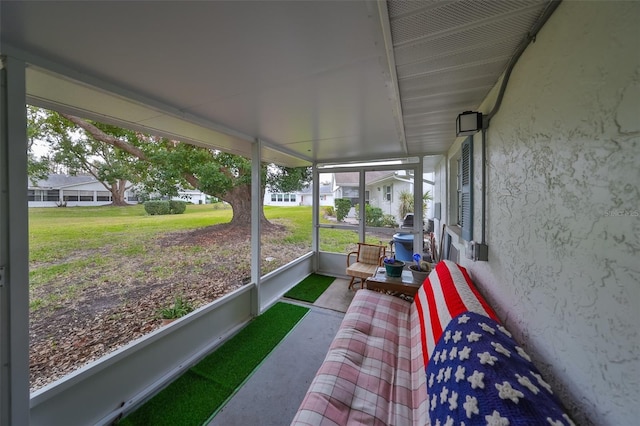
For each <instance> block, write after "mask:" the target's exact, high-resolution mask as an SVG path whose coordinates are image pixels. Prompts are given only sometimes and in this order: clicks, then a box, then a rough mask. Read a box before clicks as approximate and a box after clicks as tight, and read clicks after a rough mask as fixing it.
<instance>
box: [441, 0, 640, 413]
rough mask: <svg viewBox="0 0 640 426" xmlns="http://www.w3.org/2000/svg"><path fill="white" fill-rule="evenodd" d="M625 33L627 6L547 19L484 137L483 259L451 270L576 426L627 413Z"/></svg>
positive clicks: (632, 227)
mask: <svg viewBox="0 0 640 426" xmlns="http://www.w3.org/2000/svg"><path fill="white" fill-rule="evenodd" d="M639 28H640V2H567V1H565V2H563V3H562V4H561V5H560V7H559V8H558V9H557V10H556V12H555V13H554V15H553V16H552V17H551V19H550V20H549V21H548V23H547V25H545V27H544V28H543V29H542V31H541V32H540V34H539V36H538V38H537V40H536V42H535V43H534V44H532V45H530V46H529V47H528V49H527V50H526V51H525V53H524V55H523V56H522V57H521V59H520V61H519V62H518V64H517V65H516V68H515V69H514V72H513V74H512V77H511V80H510V82H509V85H508V88H507V91H506V95H505V99H504V102H503V104H502V107H501V109H500V111H499V113H498V114H497V115H496V116H495V117H494V119H493V120H492V122H491V126H490V128H489V131H488V138H487V149H488V199H487V242H488V244H489V249H490V252H489V256H490V259H489V262H471V261H468V260H466V259H463V260H462V263H463V264H464V265H465V266H467V267H468V268H469V269H470V272H471V274H472V276H473V278H474V280H475V281H476V283H477V284H478V286H479V287H480V288H481V291H482V292H483V293H484V294H485V295H486V296H487V298H488V299H489V300H490V302H491V304H492V305H493V306H494V307H495V308H496V310H497V311H498V314H499V316H500V317H501V318H502V319H503V320H504V321H505V322H506V323H507V325H508V327H509V328H510V329H512V330H513V331H514V332H515V335H516V336H515V337H516V339H517V340H518V341H520V342H521V343H522V344H523V345H524V346H525V347H526V348H527V350H528V351H529V352H530V353H531V354H532V355H533V356H534V358H535V361H536V363H537V364H538V366H539V367H540V368H541V369H542V370H543V372H544V373H545V374H546V375H547V377H548V379H549V380H550V382H552V384H553V385H554V387H555V388H556V390H557V391H558V393H560V395H561V398H562V399H563V401H564V403H565V404H566V405H567V408H568V409H569V410H570V412H571V413H572V414H573V416H574V418H575V420H576V422H577V423H578V424H581V425H616V426H617V425H632V424H634V425H635V424H638V417H640V400H639V396H638V395H639V394H640V392H639V391H640V382H639V377H640V334H639V329H640V314H639V312H640V205H639V200H640V189H639V188H640V30H639ZM491 106H492V102H491V101H490V100H488V101H487V102H485V104H483V105H482V107H481V110H483V111H484V112H487V111H488V109H490V108H491ZM479 140H480V137H479V135H478V137H477V138H476V142H475V143H476V146H475V149H474V151H475V156H476V163H475V165H476V173H475V175H476V188H475V190H476V193H475V219H476V220H475V221H474V222H475V229H474V238H475V239H476V240H478V239H479V238H480V226H479V224H480V191H481V188H480V186H479V182H480V171H479V169H480V164H481V163H480V162H479V161H480V160H479V155H480V145H479ZM455 149H456V148H455V146H454V148H453V149H452V151H450V153H449V157H450V158H451V156H453V155H454V154H455ZM442 169H443V168H442V167H441V168H440V173H439V174H438V175H439V176H438V177H437V179H441V178H442V177H443V176H442ZM454 190H455V188H454ZM441 201H443V203H444V201H445V200H441Z"/></svg>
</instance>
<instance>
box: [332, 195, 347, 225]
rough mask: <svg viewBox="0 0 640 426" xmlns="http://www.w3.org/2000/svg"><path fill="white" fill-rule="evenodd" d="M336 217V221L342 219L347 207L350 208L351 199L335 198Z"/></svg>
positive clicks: (345, 215) (345, 214)
mask: <svg viewBox="0 0 640 426" xmlns="http://www.w3.org/2000/svg"><path fill="white" fill-rule="evenodd" d="M335 204H336V218H337V219H338V222H342V221H344V218H345V217H347V214H349V209H351V200H350V199H348V198H336V200H335Z"/></svg>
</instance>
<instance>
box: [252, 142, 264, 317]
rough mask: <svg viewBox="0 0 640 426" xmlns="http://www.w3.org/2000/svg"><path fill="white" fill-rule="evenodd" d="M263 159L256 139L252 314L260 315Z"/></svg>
mask: <svg viewBox="0 0 640 426" xmlns="http://www.w3.org/2000/svg"><path fill="white" fill-rule="evenodd" d="M261 160H262V142H261V141H260V139H256V141H255V142H254V144H253V145H252V146H251V282H252V283H253V284H254V285H255V291H254V292H253V294H254V295H255V297H253V298H252V306H251V314H252V315H254V316H255V315H260V313H261V310H262V301H261V298H260V295H261V292H260V275H261V274H260V269H261V268H260V267H261V265H260V263H261V262H260V256H261V254H260V236H261V235H260V234H261V232H262V231H261V228H262V223H260V218H261V217H262V214H261V213H262V202H263V200H262V197H261V196H262V191H261V186H262V182H261V173H260V168H261V167H260V166H261V162H262V161H261Z"/></svg>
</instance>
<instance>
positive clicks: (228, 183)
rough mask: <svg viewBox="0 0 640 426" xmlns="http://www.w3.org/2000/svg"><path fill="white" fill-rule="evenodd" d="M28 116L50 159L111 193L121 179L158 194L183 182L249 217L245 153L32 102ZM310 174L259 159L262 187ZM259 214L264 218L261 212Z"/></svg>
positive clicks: (297, 183) (286, 186)
mask: <svg viewBox="0 0 640 426" xmlns="http://www.w3.org/2000/svg"><path fill="white" fill-rule="evenodd" d="M27 117H28V126H29V129H30V137H33V138H38V139H41V140H45V141H47V142H48V143H49V146H50V150H51V153H52V154H51V156H50V158H49V159H50V161H52V162H53V163H56V164H63V165H64V166H65V167H66V168H67V170H68V171H69V172H70V173H72V174H74V173H79V172H82V173H89V174H91V175H93V176H94V177H96V179H98V180H99V181H100V182H102V183H103V185H105V187H106V188H107V189H109V190H110V191H112V194H113V190H122V194H124V189H123V186H122V185H124V182H130V183H131V184H133V185H135V186H136V188H138V189H139V190H142V191H144V192H146V193H148V194H155V195H157V196H176V195H177V194H178V191H179V189H181V188H182V189H190V188H194V189H198V190H200V191H202V192H204V193H205V194H207V195H210V196H213V197H215V198H217V199H219V200H223V201H226V202H227V203H229V204H230V205H231V207H232V209H233V219H232V221H231V223H232V224H236V225H247V224H249V223H250V217H251V161H250V160H249V159H247V158H244V157H241V156H238V155H233V154H228V153H224V152H221V151H218V150H214V149H207V148H201V147H196V146H194V145H190V144H187V143H183V142H180V141H176V140H171V139H167V138H161V137H157V136H153V135H149V134H144V133H141V132H135V131H132V130H127V129H122V128H119V127H116V126H111V125H107V124H103V123H98V122H95V121H91V120H86V119H83V118H80V117H76V116H73V115H69V114H63V113H58V112H54V111H47V110H43V109H38V108H35V107H29V109H28V116H27ZM32 133H33V136H31V135H32ZM30 152H31V151H30ZM34 160H35V158H34ZM36 170H37V169H36V168H34V174H33V175H32V176H36V174H35V171H36ZM310 179H311V170H310V168H306V167H302V168H289V167H282V166H276V165H273V164H269V165H267V164H263V165H262V183H263V187H262V192H263V193H264V189H265V187H266V186H267V185H269V186H270V187H271V188H273V190H275V191H283V192H292V191H295V190H298V189H301V188H302V187H304V186H305V185H308V183H309V181H310ZM113 199H114V200H116V197H115V196H114V197H113ZM262 219H263V220H264V221H266V219H265V218H264V215H263V217H262Z"/></svg>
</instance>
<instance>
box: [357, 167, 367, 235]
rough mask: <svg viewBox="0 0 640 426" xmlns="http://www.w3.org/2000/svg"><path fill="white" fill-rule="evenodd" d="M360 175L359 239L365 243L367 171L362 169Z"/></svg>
mask: <svg viewBox="0 0 640 426" xmlns="http://www.w3.org/2000/svg"><path fill="white" fill-rule="evenodd" d="M358 176H359V185H358V204H359V205H358V214H359V215H360V220H359V221H358V234H359V236H360V238H359V241H360V242H362V243H364V242H365V241H366V238H367V235H366V229H365V227H366V217H365V211H366V210H365V205H364V201H365V200H364V193H365V188H366V182H365V176H366V172H365V171H364V170H360V173H358Z"/></svg>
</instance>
